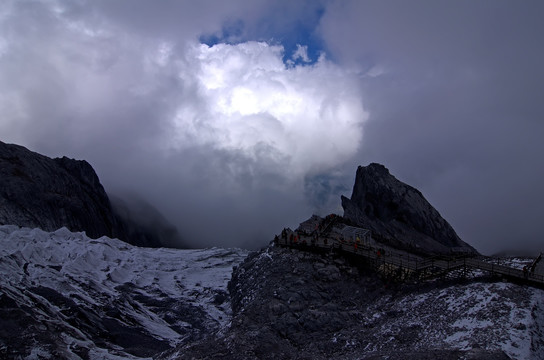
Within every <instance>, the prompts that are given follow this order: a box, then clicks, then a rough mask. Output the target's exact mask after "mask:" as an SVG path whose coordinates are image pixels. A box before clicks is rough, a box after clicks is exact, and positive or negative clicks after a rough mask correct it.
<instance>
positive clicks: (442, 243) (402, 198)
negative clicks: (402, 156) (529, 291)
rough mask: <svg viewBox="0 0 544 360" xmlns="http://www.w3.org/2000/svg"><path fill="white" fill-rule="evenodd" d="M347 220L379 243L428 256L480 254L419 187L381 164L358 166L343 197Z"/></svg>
mask: <svg viewBox="0 0 544 360" xmlns="http://www.w3.org/2000/svg"><path fill="white" fill-rule="evenodd" d="M342 207H343V208H344V218H346V219H348V220H350V221H351V222H353V223H354V224H356V225H357V226H360V227H363V228H366V229H369V230H371V231H372V234H373V237H374V238H375V239H376V240H379V241H382V242H384V243H386V244H389V245H392V246H394V247H398V248H402V249H406V250H409V251H415V252H424V253H428V254H443V253H451V252H452V251H462V252H468V253H475V254H476V253H477V251H476V250H475V249H474V248H472V247H471V246H470V245H468V244H467V243H465V242H464V241H462V240H461V239H460V238H459V236H458V235H457V234H456V232H455V230H453V228H452V227H451V225H450V224H449V223H448V222H447V221H446V220H445V219H444V218H443V217H442V216H441V215H440V213H439V212H438V211H437V210H436V209H435V208H434V207H433V206H432V205H431V204H430V203H429V202H428V201H427V200H426V199H425V197H424V196H423V194H422V193H421V192H420V191H419V190H417V189H416V188H414V187H412V186H410V185H408V184H405V183H403V182H402V181H400V180H398V179H397V178H395V177H394V176H393V175H391V174H390V173H389V170H388V169H387V168H386V167H385V166H383V165H381V164H378V163H371V164H370V165H368V166H359V167H358V168H357V175H356V178H355V184H354V186H353V192H352V195H351V198H349V199H348V198H346V197H344V196H342Z"/></svg>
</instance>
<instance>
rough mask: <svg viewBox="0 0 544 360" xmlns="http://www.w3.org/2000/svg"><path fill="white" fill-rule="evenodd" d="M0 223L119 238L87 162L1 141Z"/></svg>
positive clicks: (106, 204) (100, 188)
mask: <svg viewBox="0 0 544 360" xmlns="http://www.w3.org/2000/svg"><path fill="white" fill-rule="evenodd" d="M0 224H6V225H19V226H24V227H39V228H41V229H43V230H47V231H53V230H56V229H59V228H61V227H63V226H65V227H67V228H68V229H70V230H72V231H85V232H86V233H87V235H88V236H90V237H92V238H97V237H100V236H104V235H105V236H109V237H118V236H119V235H122V234H119V232H118V225H117V221H116V218H115V216H114V214H113V212H112V209H111V205H110V202H109V200H108V196H107V195H106V192H105V191H104V188H103V187H102V185H101V184H100V180H99V179H98V176H97V175H96V173H95V172H94V170H93V168H92V167H91V165H89V163H88V162H86V161H84V160H83V161H78V160H72V159H68V158H67V157H63V158H57V159H51V158H49V157H47V156H43V155H40V154H38V153H35V152H32V151H30V150H28V149H26V148H24V147H22V146H19V145H12V144H5V143H3V142H0Z"/></svg>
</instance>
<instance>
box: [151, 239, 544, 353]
mask: <svg viewBox="0 0 544 360" xmlns="http://www.w3.org/2000/svg"><path fill="white" fill-rule="evenodd" d="M505 261H506V260H505ZM359 265H360V263H359V262H357V259H352V260H351V261H350V260H349V259H347V258H345V257H343V256H340V254H336V253H323V254H321V253H312V252H308V251H301V250H296V249H283V248H273V247H272V248H268V249H266V250H264V251H261V252H260V253H256V254H252V255H249V256H248V258H246V260H245V261H244V262H243V263H242V264H241V265H240V266H238V267H237V269H236V270H235V271H234V272H233V275H232V281H231V283H230V285H229V290H230V292H231V297H232V304H233V309H234V317H233V320H232V324H233V325H232V326H231V327H230V328H229V329H228V330H227V331H226V332H225V333H224V334H220V335H219V336H217V337H214V338H212V339H205V340H203V341H197V342H195V343H194V344H192V345H185V346H183V347H180V348H179V349H178V351H177V352H172V351H170V352H169V353H168V354H163V355H161V357H160V358H161V359H165V360H166V359H168V360H174V359H179V358H191V357H194V358H213V357H214V356H220V357H221V358H229V359H248V360H249V359H255V358H259V359H277V358H285V359H289V358H298V359H329V360H330V359H343V360H344V359H353V360H355V359H357V360H363V359H368V360H370V359H372V360H377V359H403V360H407V359H408V360H421V359H441V360H450V359H451V360H454V359H455V360H458V359H467V360H468V359H479V360H480V359H493V360H496V359H534V360H537V359H544V290H542V289H538V288H533V287H529V286H525V285H517V284H513V283H508V282H503V281H500V280H499V279H492V278H489V277H486V276H485V275H483V274H478V273H474V274H466V277H465V278H452V279H436V280H433V281H429V282H418V283H412V284H411V283H399V282H395V281H394V280H392V279H383V278H380V277H378V276H377V274H376V272H375V271H373V270H371V269H369V268H365V267H359ZM459 275H460V274H459ZM170 355H171V356H170Z"/></svg>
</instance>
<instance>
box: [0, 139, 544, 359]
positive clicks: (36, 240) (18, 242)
mask: <svg viewBox="0 0 544 360" xmlns="http://www.w3.org/2000/svg"><path fill="white" fill-rule="evenodd" d="M0 155H1V156H0V165H1V167H0V169H1V178H0V179H1V181H2V187H1V189H2V192H1V193H0V195H2V196H1V197H0V200H1V203H0V204H1V208H0V209H1V212H0V214H1V215H2V223H3V224H1V225H0V270H1V272H2V275H3V276H2V278H1V279H0V325H1V326H0V356H1V357H2V358H5V359H20V358H28V359H32V358H43V359H50V358H55V359H85V360H86V359H89V360H95V359H96V360H98V359H112V360H114V359H115V360H116V359H119V358H126V359H150V358H153V359H163V360H166V359H168V360H174V359H185V358H214V357H220V358H224V359H277V358H285V359H287V358H289V359H291V358H300V359H302V358H305V359H306V358H308V359H309V358H311V359H369V360H370V359H388V358H391V357H399V358H402V359H414V360H416V359H418V360H419V359H433V358H436V357H440V358H443V359H446V360H449V359H452V360H453V359H456V360H457V359H505V360H506V359H538V358H541V357H542V356H544V303H543V301H544V292H543V290H542V289H539V288H537V286H538V285H539V284H540V283H544V282H542V281H541V282H540V283H539V282H538V281H533V282H524V279H525V280H527V278H524V277H523V275H519V274H526V275H525V276H527V277H528V276H529V275H530V276H531V279H537V280H538V279H540V277H542V276H543V275H544V273H543V271H544V266H543V263H541V262H539V261H540V260H541V258H542V255H541V256H540V257H539V258H537V259H536V260H535V259H534V258H506V257H505V258H501V259H498V258H497V259H491V258H485V257H481V259H480V260H478V262H479V263H482V264H484V268H485V269H487V268H488V264H495V262H497V265H498V264H499V263H500V266H502V269H507V270H508V269H510V270H511V271H513V272H515V274H518V275H517V277H515V276H514V277H512V276H509V277H503V278H501V275H500V274H504V272H503V273H496V272H495V273H494V272H491V273H489V272H486V271H482V270H478V269H473V268H472V269H471V268H467V267H466V262H465V266H464V267H463V266H457V267H455V268H452V269H451V270H449V269H448V271H445V272H442V270H441V269H442V268H440V267H439V266H438V265H436V266H434V265H432V264H435V263H434V261H435V260H436V261H438V263H445V264H449V263H450V262H452V263H456V264H461V265H462V264H463V260H459V256H462V257H464V258H465V259H466V258H467V256H470V258H472V257H474V256H477V255H478V253H477V252H476V251H475V250H474V248H472V247H471V246H470V245H469V244H467V243H465V242H463V241H462V240H461V239H460V238H459V237H458V236H457V234H456V233H455V231H454V230H453V228H452V227H451V226H450V225H449V224H448V223H447V221H446V220H445V219H444V218H442V217H441V216H440V214H439V213H438V212H437V211H436V210H435V209H434V208H433V207H432V205H430V204H429V202H427V200H425V198H424V197H423V195H422V194H421V192H420V191H419V190H417V189H415V188H413V187H411V186H409V185H407V184H405V183H403V182H401V181H399V180H397V179H396V178H395V177H394V176H393V175H391V174H390V173H389V171H388V170H387V169H386V168H385V167H384V166H383V165H379V164H375V163H373V164H370V165H368V166H364V167H363V166H361V167H359V168H358V170H357V174H356V178H355V184H354V187H353V193H352V196H351V198H350V199H348V198H345V197H344V198H342V203H343V205H344V208H345V214H344V216H338V215H336V214H330V215H328V216H326V217H324V218H322V217H320V216H317V215H313V216H312V217H311V218H310V219H308V220H307V221H305V222H303V223H301V224H300V226H299V227H298V228H297V229H296V230H295V231H294V232H293V231H292V230H291V229H289V228H285V227H284V229H283V230H282V231H281V233H280V234H279V235H278V236H275V237H274V236H273V234H269V235H268V237H269V239H270V240H271V239H272V238H274V241H273V242H270V244H269V245H268V246H266V247H265V248H263V249H261V250H259V251H256V252H253V253H251V254H249V255H248V251H246V250H241V249H226V248H217V247H214V248H205V249H196V250H182V249H174V248H165V246H177V245H179V244H180V243H182V242H183V241H184V239H183V238H182V237H181V236H180V233H181V232H182V231H183V229H180V231H178V229H176V228H175V227H173V226H172V225H170V224H169V223H168V221H167V220H166V219H165V218H164V216H163V215H162V214H161V213H160V212H159V211H157V210H156V209H155V208H154V207H153V206H152V205H151V204H149V203H147V202H146V201H145V200H144V199H142V198H140V197H139V196H138V195H135V194H124V195H123V197H122V198H117V197H114V196H112V198H111V201H110V199H109V198H108V196H107V195H106V192H105V191H104V188H103V187H102V185H101V184H100V181H99V179H98V177H97V175H96V173H95V172H94V170H93V169H92V167H91V166H90V165H89V164H88V163H87V162H86V161H77V160H72V159H68V158H66V157H63V158H57V159H51V158H48V157H46V156H43V155H40V154H37V153H34V152H31V151H29V150H27V149H26V148H24V147H21V146H17V145H9V144H4V143H0ZM335 183H336V180H335V178H334V177H330V176H329V177H328V176H322V175H318V176H315V177H313V178H312V179H308V188H311V189H313V190H312V194H313V196H316V199H317V201H318V202H319V203H326V202H327V201H328V200H327V197H326V196H324V197H321V195H320V194H327V193H331V191H332V192H335V191H337V190H339V189H341V187H337V188H336V189H335V187H336V185H334V184H335ZM212 215H214V216H219V215H220V214H217V213H214V214H212ZM21 226H22V227H21ZM29 227H35V228H34V229H31V228H29ZM55 227H60V228H59V229H56V230H53V229H55ZM363 227H364V228H363ZM41 228H43V229H41ZM68 228H70V229H71V230H69V229H68ZM249 228H253V226H249ZM211 230H212V231H215V232H217V233H221V229H211ZM278 230H279V229H278ZM77 231H85V233H83V232H77ZM110 234H111V235H110ZM116 234H117V235H118V236H117V237H119V239H121V240H124V241H125V242H124V241H120V240H118V239H112V238H111V236H112V235H116ZM346 234H351V235H346ZM354 234H370V235H365V236H366V237H364V238H363V239H360V238H359V237H358V236H359V235H357V239H356V240H355V237H354ZM106 235H108V236H106ZM263 236H267V235H266V234H264V235H263ZM280 237H281V238H282V239H284V241H283V242H282V243H280V242H279V239H280ZM288 237H289V238H290V240H289V241H288V240H287V239H288ZM293 241H294V243H293ZM323 241H325V244H329V245H325V248H320V247H317V246H316V245H317V244H318V242H319V243H321V242H323ZM340 241H341V242H340ZM129 243H130V244H129ZM327 246H328V247H327ZM358 246H360V247H362V248H364V249H365V251H367V253H370V254H372V255H371V256H377V257H376V259H378V260H379V259H382V258H383V259H385V258H386V256H400V257H401V262H400V264H401V266H396V265H391V264H390V263H387V262H383V263H382V262H380V261H372V260H369V259H368V258H364V257H360V256H357V255H356V253H357V252H356V251H357V249H358ZM152 247H160V248H152ZM345 249H355V253H353V251H354V250H350V251H351V252H349V251H348V252H346V251H345ZM375 254H377V255H375ZM395 254H397V255H395ZM437 254H438V255H440V257H436V255H437ZM535 255H536V254H535ZM414 259H415V260H414ZM444 259H446V260H444ZM461 259H463V258H461ZM402 261H404V262H405V264H406V262H408V263H410V262H414V261H419V262H420V263H425V264H428V265H427V267H425V268H424V269H427V270H428V271H427V270H425V271H424V272H417V271H414V270H413V269H412V270H410V268H403V267H402ZM459 261H461V262H459ZM437 266H438V267H437ZM489 266H491V269H493V267H492V266H493V265H489ZM417 268H418V267H417V266H416V267H415V268H414V269H417ZM407 269H408V270H407ZM521 269H523V270H521ZM527 269H530V274H529V272H528V271H529V270H527ZM506 274H508V272H506ZM541 274H542V275H541ZM501 280H509V281H511V282H504V281H501ZM539 281H540V280H539ZM529 284H530V285H532V286H528V285H529Z"/></svg>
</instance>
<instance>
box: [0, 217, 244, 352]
mask: <svg viewBox="0 0 544 360" xmlns="http://www.w3.org/2000/svg"><path fill="white" fill-rule="evenodd" d="M246 254H247V253H246V251H244V250H240V249H220V248H212V249H202V250H177V249H164V248H159V249H153V248H139V247H135V246H132V245H129V244H127V243H125V242H122V241H120V240H118V239H110V238H106V237H102V238H99V239H96V240H93V239H90V238H88V237H87V236H86V235H85V233H72V232H70V231H69V230H67V229H66V228H61V229H59V230H57V231H55V232H44V231H42V230H40V229H28V228H19V227H17V226H9V225H8V226H0V272H1V273H2V277H0V314H1V316H0V329H1V330H0V333H1V336H0V357H2V358H12V357H16V356H18V357H21V358H25V357H28V358H40V357H42V358H43V357H44V355H43V354H49V355H48V356H45V357H58V358H70V359H72V358H73V359H77V358H91V359H108V358H110V359H114V358H146V357H150V356H153V355H154V354H156V353H158V352H160V351H164V350H167V349H169V348H172V347H174V346H176V345H178V344H180V343H181V342H183V341H189V340H191V339H198V338H200V337H201V336H203V335H204V334H208V333H210V332H216V331H220V330H222V329H223V328H225V326H226V325H227V324H228V323H229V321H230V320H229V319H230V316H231V313H230V312H231V310H230V303H229V297H228V292H227V283H228V281H229V280H230V277H231V273H232V268H233V266H235V265H236V264H238V263H239V262H241V261H242V260H243V258H244V257H245V256H246Z"/></svg>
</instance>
